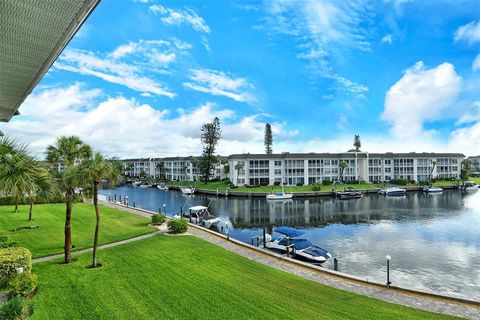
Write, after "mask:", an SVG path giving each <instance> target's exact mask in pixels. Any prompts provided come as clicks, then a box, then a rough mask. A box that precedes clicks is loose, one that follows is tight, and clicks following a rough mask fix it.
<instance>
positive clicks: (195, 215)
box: [185, 206, 220, 229]
mask: <svg viewBox="0 0 480 320" xmlns="http://www.w3.org/2000/svg"><path fill="white" fill-rule="evenodd" d="M185 216H187V217H189V218H190V221H191V222H193V223H195V224H201V225H202V226H204V227H205V228H207V229H210V228H211V227H216V226H217V225H218V224H219V223H220V218H219V217H217V216H214V215H212V214H211V213H210V212H209V211H208V208H207V207H205V206H194V207H190V208H189V209H188V213H187V214H185Z"/></svg>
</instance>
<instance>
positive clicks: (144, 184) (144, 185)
mask: <svg viewBox="0 0 480 320" xmlns="http://www.w3.org/2000/svg"><path fill="white" fill-rule="evenodd" d="M138 187H139V188H142V189H146V188H151V187H152V184H150V183H142V184H141V185H139V186H138Z"/></svg>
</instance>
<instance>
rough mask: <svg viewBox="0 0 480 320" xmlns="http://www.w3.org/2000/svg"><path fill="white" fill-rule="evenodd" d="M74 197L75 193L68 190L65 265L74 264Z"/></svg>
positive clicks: (66, 197)
mask: <svg viewBox="0 0 480 320" xmlns="http://www.w3.org/2000/svg"><path fill="white" fill-rule="evenodd" d="M72 195H73V191H72V190H68V191H67V192H66V193H65V203H66V205H67V208H66V211H65V248H64V250H65V263H71V262H72V255H71V250H72V230H71V220H72Z"/></svg>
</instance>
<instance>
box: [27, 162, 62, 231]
mask: <svg viewBox="0 0 480 320" xmlns="http://www.w3.org/2000/svg"><path fill="white" fill-rule="evenodd" d="M58 191H59V190H58V188H57V184H56V183H55V182H54V180H53V179H52V176H51V175H50V173H49V172H48V169H47V168H46V167H44V166H42V165H39V166H38V167H37V171H36V174H35V176H34V181H33V184H32V190H31V193H30V197H29V199H30V208H29V211H28V221H31V220H32V211H33V202H34V201H33V200H34V199H33V196H40V197H42V198H43V199H45V200H50V199H52V198H53V197H55V196H56V195H58Z"/></svg>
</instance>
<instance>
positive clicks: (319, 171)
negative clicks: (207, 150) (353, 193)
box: [228, 152, 465, 185]
mask: <svg viewBox="0 0 480 320" xmlns="http://www.w3.org/2000/svg"><path fill="white" fill-rule="evenodd" d="M464 158H465V156H464V155H463V154H460V153H415V152H412V153H368V152H346V153H282V154H270V155H267V154H248V153H247V154H234V155H231V156H229V157H228V161H229V164H230V180H231V181H232V183H233V184H235V185H245V184H247V185H261V184H268V185H273V184H279V183H281V184H286V185H296V184H302V185H307V184H313V183H322V182H323V181H324V180H326V179H328V180H330V181H340V174H341V169H340V167H339V164H340V163H341V162H345V163H346V164H347V167H346V168H345V169H344V172H343V180H364V181H366V182H383V181H389V180H391V179H408V180H411V181H426V180H428V178H429V175H430V172H431V171H432V168H433V172H432V178H459V177H460V166H461V162H462V160H463V159H464ZM434 160H435V161H436V166H435V167H433V161H434ZM238 164H240V166H238V167H237V169H240V167H242V169H240V170H237V169H236V166H237V165H238Z"/></svg>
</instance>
